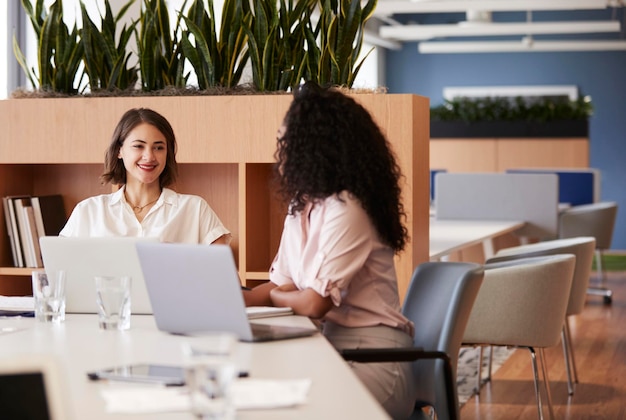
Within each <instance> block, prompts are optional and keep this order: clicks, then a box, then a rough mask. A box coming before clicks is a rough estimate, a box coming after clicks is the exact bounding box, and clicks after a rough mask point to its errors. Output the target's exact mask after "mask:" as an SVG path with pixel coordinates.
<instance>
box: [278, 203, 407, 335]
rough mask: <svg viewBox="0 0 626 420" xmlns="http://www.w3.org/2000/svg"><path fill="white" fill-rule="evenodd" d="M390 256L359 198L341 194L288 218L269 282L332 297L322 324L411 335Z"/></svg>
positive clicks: (389, 251)
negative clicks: (378, 327) (380, 328)
mask: <svg viewBox="0 0 626 420" xmlns="http://www.w3.org/2000/svg"><path fill="white" fill-rule="evenodd" d="M393 258H394V252H393V250H392V249H391V248H390V247H389V246H387V245H385V244H383V243H382V242H381V241H380V239H379V238H378V233H377V232H376V229H375V228H374V226H373V225H372V223H371V221H370V218H369V216H368V215H367V213H366V212H365V210H364V209H363V207H361V204H360V202H359V200H358V199H357V198H355V197H353V196H352V195H351V194H349V193H348V192H346V191H343V192H341V193H340V194H338V195H333V196H330V197H328V198H326V199H325V200H324V201H322V202H318V203H315V204H309V205H307V206H306V208H305V209H304V210H303V211H302V212H300V213H296V214H295V215H293V216H287V217H286V219H285V225H284V228H283V234H282V238H281V242H280V247H279V249H278V253H277V254H276V257H275V259H274V262H273V263H272V267H271V268H270V280H271V281H272V282H273V283H275V284H277V285H279V286H280V285H284V284H290V283H293V284H295V285H296V286H297V287H298V289H300V290H302V289H306V288H311V289H313V290H315V291H316V292H317V293H319V294H320V295H321V296H324V297H327V296H330V297H331V299H332V301H333V304H334V306H333V308H332V309H331V310H330V311H328V313H327V314H326V315H325V317H324V319H325V320H328V321H332V322H334V323H336V324H338V325H342V326H344V327H371V326H376V325H387V326H390V327H393V328H398V329H400V330H402V331H405V332H406V333H407V334H409V335H410V336H413V323H412V322H411V321H409V320H408V319H406V318H405V317H404V316H403V315H402V314H401V313H400V302H399V297H398V284H397V279H396V271H395V267H394V260H393Z"/></svg>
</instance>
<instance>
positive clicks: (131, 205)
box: [127, 198, 159, 213]
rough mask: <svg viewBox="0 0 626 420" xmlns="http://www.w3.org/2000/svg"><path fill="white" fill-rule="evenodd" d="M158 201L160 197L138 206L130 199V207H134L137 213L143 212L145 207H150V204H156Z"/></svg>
mask: <svg viewBox="0 0 626 420" xmlns="http://www.w3.org/2000/svg"><path fill="white" fill-rule="evenodd" d="M127 201H128V200H127ZM157 201H159V199H158V198H157V199H156V200H154V201H151V202H149V203H147V204H144V205H143V206H136V205H134V204H133V203H131V202H130V201H128V204H130V207H132V209H133V211H134V212H135V213H141V212H142V211H143V209H145V208H146V207H148V206H149V205H150V204H154V203H156V202H157Z"/></svg>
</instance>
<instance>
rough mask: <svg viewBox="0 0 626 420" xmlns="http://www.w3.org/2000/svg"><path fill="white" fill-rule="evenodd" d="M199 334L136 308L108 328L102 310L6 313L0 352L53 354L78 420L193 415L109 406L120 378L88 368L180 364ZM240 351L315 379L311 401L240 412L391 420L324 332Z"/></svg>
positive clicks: (263, 368)
mask: <svg viewBox="0 0 626 420" xmlns="http://www.w3.org/2000/svg"><path fill="white" fill-rule="evenodd" d="M255 322H265V323H273V324H281V325H297V326H311V321H310V320H309V319H308V318H304V317H298V316H283V317H275V318H266V319H262V320H255ZM190 340H191V341H193V340H197V341H201V340H202V337H184V336H177V335H171V334H167V333H163V332H160V331H158V330H157V328H156V325H155V323H154V318H153V317H152V316H150V315H133V316H132V318H131V329H130V330H128V331H102V330H100V329H99V328H98V322H97V316H96V315H87V314H85V315H79V314H68V315H67V316H66V320H65V322H63V323H61V324H46V323H41V322H37V321H35V320H34V319H33V318H20V317H14V318H10V317H6V318H0V343H1V344H0V357H1V358H5V357H12V356H18V355H22V356H23V355H28V354H42V353H45V354H53V355H54V356H55V357H56V358H57V360H58V361H59V364H60V367H61V369H62V371H63V372H64V373H65V378H64V379H65V380H66V382H67V385H68V392H67V393H66V394H67V395H69V402H70V403H69V405H70V408H71V409H72V411H73V414H74V416H75V419H91V420H98V419H115V418H124V419H129V420H130V419H157V420H158V419H192V418H193V416H192V415H191V413H189V412H177V413H159V414H158V415H155V414H142V415H139V414H137V415H134V414H133V415H129V414H111V413H107V412H105V405H104V400H103V399H102V397H101V394H100V391H101V390H102V389H104V388H105V387H112V386H123V385H121V384H115V383H106V382H99V381H90V380H89V379H88V378H87V376H86V373H87V372H88V371H92V370H97V369H102V368H107V367H113V366H118V365H124V364H131V363H151V362H152V363H161V364H181V363H182V352H181V344H182V343H183V342H185V341H190ZM239 352H240V358H241V360H242V364H243V365H245V366H247V369H248V370H249V373H250V377H251V378H259V379H310V380H311V388H310V390H309V393H308V398H307V402H306V403H305V404H302V405H299V406H297V407H293V408H283V409H272V410H245V411H239V412H238V413H237V419H294V418H298V419H316V420H317V419H324V418H363V419H365V418H367V419H387V418H388V416H387V415H386V413H385V412H384V410H383V409H382V408H381V406H380V405H379V404H378V403H377V402H376V401H375V400H374V398H373V397H372V396H371V395H370V394H369V392H368V391H367V389H366V388H365V387H364V386H363V385H362V384H361V382H360V381H359V379H358V378H357V377H356V375H355V374H354V373H353V372H352V370H351V369H350V367H349V365H348V364H347V363H346V362H345V361H344V360H343V359H342V358H341V356H340V355H339V354H338V353H337V352H336V351H335V349H334V348H333V347H332V346H331V345H330V343H328V341H327V340H326V339H325V338H324V337H323V336H322V335H321V334H316V335H314V336H312V337H306V338H297V339H290V340H281V341H274V342H267V343H240V346H239Z"/></svg>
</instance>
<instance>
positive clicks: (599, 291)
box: [587, 249, 613, 305]
mask: <svg viewBox="0 0 626 420" xmlns="http://www.w3.org/2000/svg"><path fill="white" fill-rule="evenodd" d="M595 260H596V268H597V272H598V274H599V278H600V286H599V287H588V288H587V294H590V295H595V296H602V297H603V298H604V303H606V304H607V305H609V304H611V302H612V300H613V291H612V290H609V289H607V288H606V287H605V284H606V274H605V272H604V269H603V267H602V250H600V249H596V253H595Z"/></svg>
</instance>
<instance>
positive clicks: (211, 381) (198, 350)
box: [182, 332, 238, 420]
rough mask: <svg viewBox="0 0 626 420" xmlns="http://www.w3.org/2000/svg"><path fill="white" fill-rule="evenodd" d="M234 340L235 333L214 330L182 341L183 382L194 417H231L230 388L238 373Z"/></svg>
mask: <svg viewBox="0 0 626 420" xmlns="http://www.w3.org/2000/svg"><path fill="white" fill-rule="evenodd" d="M237 342H238V340H237V336H236V335H234V334H231V333H221V332H218V333H212V334H209V335H206V336H204V335H203V336H202V337H199V338H198V340H196V341H194V342H187V343H183V347H182V350H183V358H184V363H183V364H184V368H185V383H186V385H187V388H188V390H189V396H190V405H191V411H192V413H193V414H194V415H195V416H196V417H197V418H201V419H220V420H229V419H234V418H235V408H234V405H233V401H232V398H231V393H230V390H231V384H232V383H233V381H234V380H235V378H236V377H237V376H238V367H237V360H236V359H237Z"/></svg>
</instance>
